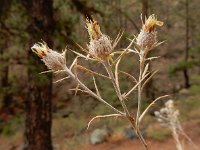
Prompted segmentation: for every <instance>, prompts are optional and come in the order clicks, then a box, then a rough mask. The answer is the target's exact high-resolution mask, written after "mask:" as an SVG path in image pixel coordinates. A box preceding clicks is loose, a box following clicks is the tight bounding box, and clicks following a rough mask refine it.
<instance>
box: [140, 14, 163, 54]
mask: <svg viewBox="0 0 200 150" xmlns="http://www.w3.org/2000/svg"><path fill="white" fill-rule="evenodd" d="M156 25H157V26H162V25H163V22H161V21H158V20H157V18H156V17H155V15H154V14H152V15H151V16H149V18H148V19H145V23H144V24H143V27H142V29H141V31H140V33H139V35H138V37H137V39H136V43H137V44H138V45H139V46H140V47H141V49H142V50H150V49H151V48H152V47H153V46H154V45H155V44H156V43H157V32H156V30H155V26H156Z"/></svg>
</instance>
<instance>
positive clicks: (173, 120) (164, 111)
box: [154, 100, 179, 127]
mask: <svg viewBox="0 0 200 150" xmlns="http://www.w3.org/2000/svg"><path fill="white" fill-rule="evenodd" d="M154 114H155V116H156V117H157V120H158V122H159V123H160V124H161V125H163V126H169V127H172V126H173V127H178V126H179V121H178V116H179V111H178V110H177V109H176V108H175V107H174V102H173V101H172V100H169V101H167V102H166V103H165V107H164V108H161V109H160V111H155V112H154Z"/></svg>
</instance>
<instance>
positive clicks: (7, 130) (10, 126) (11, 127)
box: [2, 114, 24, 136]
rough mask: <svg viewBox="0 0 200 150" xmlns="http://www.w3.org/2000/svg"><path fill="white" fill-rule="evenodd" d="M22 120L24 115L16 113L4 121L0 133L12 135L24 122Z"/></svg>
mask: <svg viewBox="0 0 200 150" xmlns="http://www.w3.org/2000/svg"><path fill="white" fill-rule="evenodd" d="M23 120H24V117H23V116H22V115H19V114H18V115H16V116H15V117H14V118H12V119H11V120H9V121H8V122H6V123H5V124H4V125H3V128H2V135H5V136H12V135H13V134H15V133H16V131H17V130H18V129H20V128H22V126H23V123H24V121H23Z"/></svg>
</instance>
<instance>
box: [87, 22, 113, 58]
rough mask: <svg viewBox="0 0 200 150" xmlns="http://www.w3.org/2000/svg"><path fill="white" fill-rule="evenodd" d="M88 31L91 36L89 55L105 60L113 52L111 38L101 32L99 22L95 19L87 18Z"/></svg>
mask: <svg viewBox="0 0 200 150" xmlns="http://www.w3.org/2000/svg"><path fill="white" fill-rule="evenodd" d="M86 25H87V30H88V33H89V36H90V43H89V45H88V49H89V54H90V55H91V56H93V57H96V58H100V59H102V60H105V59H106V58H107V57H108V56H109V55H110V53H111V52H112V50H113V47H112V44H111V40H110V38H109V37H108V36H107V35H105V34H103V33H102V32H101V30H100V26H99V24H98V22H97V21H96V20H95V19H93V18H86Z"/></svg>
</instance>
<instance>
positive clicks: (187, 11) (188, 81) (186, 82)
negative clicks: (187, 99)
mask: <svg viewBox="0 0 200 150" xmlns="http://www.w3.org/2000/svg"><path fill="white" fill-rule="evenodd" d="M185 8H186V23H185V26H186V27H185V28H186V33H185V58H184V59H185V62H186V63H187V62H188V59H189V49H190V47H189V2H188V0H186V2H185ZM183 77H184V80H185V83H184V86H185V88H189V87H190V78H189V73H188V68H187V67H185V68H184V70H183Z"/></svg>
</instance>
